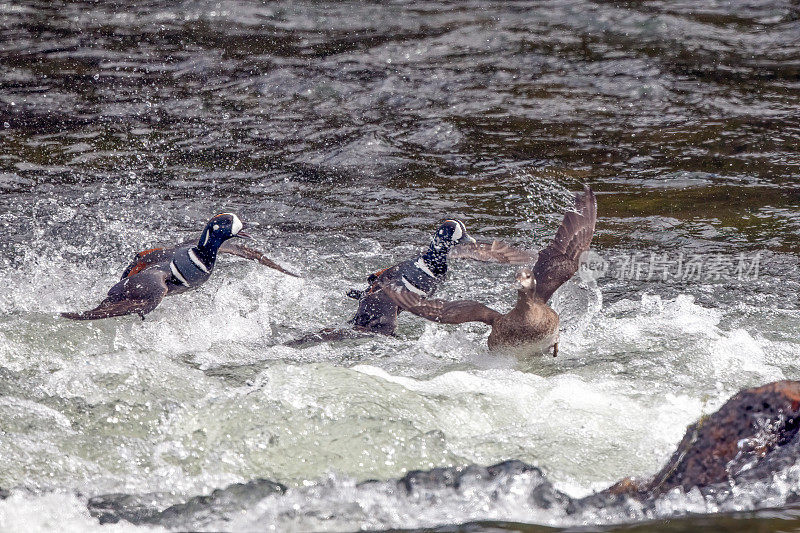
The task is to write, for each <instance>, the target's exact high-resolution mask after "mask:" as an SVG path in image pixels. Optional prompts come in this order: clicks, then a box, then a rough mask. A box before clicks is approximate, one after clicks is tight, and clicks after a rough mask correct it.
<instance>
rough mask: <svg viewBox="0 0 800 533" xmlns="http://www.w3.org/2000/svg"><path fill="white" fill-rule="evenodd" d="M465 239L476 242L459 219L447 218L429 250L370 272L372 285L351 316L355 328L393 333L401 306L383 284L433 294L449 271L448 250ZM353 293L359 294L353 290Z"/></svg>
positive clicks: (416, 292)
mask: <svg viewBox="0 0 800 533" xmlns="http://www.w3.org/2000/svg"><path fill="white" fill-rule="evenodd" d="M462 242H468V243H472V244H475V239H473V238H472V237H470V236H469V235H468V234H467V228H466V227H465V226H464V223H463V222H461V221H460V220H445V221H444V222H443V223H442V225H441V226H439V229H438V230H436V233H435V234H434V236H433V239H432V240H431V244H430V246H428V250H427V251H426V252H425V253H424V254H422V255H420V256H418V257H416V258H414V259H409V260H407V261H403V262H402V263H398V264H397V265H395V266H393V267H389V268H387V269H385V270H382V271H380V272H376V273H375V274H373V275H371V276H370V277H369V278H368V279H367V282H368V283H369V284H370V286H369V288H368V289H367V290H366V291H364V292H363V293H360V294H357V295H358V296H359V301H358V311H357V312H356V315H355V316H354V317H353V318H351V319H350V324H352V325H353V329H356V330H358V331H365V332H369V333H381V334H384V335H392V334H394V330H395V328H396V326H397V313H398V308H397V304H395V303H394V302H393V301H392V300H391V298H389V297H387V296H386V295H385V294H384V293H383V290H381V286H382V285H383V284H385V283H398V284H400V286H402V287H403V288H404V289H405V290H407V291H409V292H411V293H412V294H416V295H418V296H421V297H423V298H427V297H429V296H432V295H433V293H434V292H436V289H438V288H439V285H441V284H442V282H444V279H445V274H447V254H448V253H449V252H450V250H451V249H452V248H453V247H454V246H456V245H457V244H460V243H462ZM350 296H356V294H353V293H352V292H351V293H350Z"/></svg>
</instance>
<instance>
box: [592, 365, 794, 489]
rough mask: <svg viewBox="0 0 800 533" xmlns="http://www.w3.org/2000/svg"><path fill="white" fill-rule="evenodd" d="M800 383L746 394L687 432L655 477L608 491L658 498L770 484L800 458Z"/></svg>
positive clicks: (772, 385) (779, 384) (621, 483)
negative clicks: (674, 493)
mask: <svg viewBox="0 0 800 533" xmlns="http://www.w3.org/2000/svg"><path fill="white" fill-rule="evenodd" d="M798 423H800V382H798V381H777V382H775V383H770V384H769V385H764V386H763V387H758V388H754V389H746V390H743V391H741V392H739V393H738V394H736V395H735V396H733V397H732V398H731V399H730V400H728V401H727V402H726V403H725V404H724V405H723V406H722V407H720V409H719V410H718V411H717V412H716V413H714V414H712V415H709V416H706V417H703V418H701V419H700V420H698V421H697V422H696V423H694V424H692V425H691V426H689V427H688V429H687V430H686V435H684V437H683V440H682V441H681V442H680V444H679V445H678V449H677V450H675V453H673V454H672V457H671V458H670V460H669V461H668V462H667V464H666V465H665V466H664V467H663V468H662V469H661V471H659V472H658V473H657V474H656V475H655V476H653V478H652V479H651V480H649V481H645V482H637V481H635V480H632V479H630V478H625V479H623V480H621V481H619V482H618V483H616V484H615V485H614V486H612V487H611V488H609V489H608V490H607V492H610V493H611V494H628V495H636V494H638V495H639V496H640V497H641V496H649V497H653V496H658V495H659V494H663V493H666V492H669V491H670V490H672V489H674V488H675V487H681V488H682V489H683V490H684V491H687V492H688V491H689V490H690V489H692V488H693V487H699V488H703V487H707V486H710V485H713V484H716V483H737V482H741V481H752V480H756V479H763V480H769V479H770V478H771V477H772V474H773V473H775V472H778V471H781V470H783V469H785V468H786V467H787V466H789V465H791V464H794V463H795V462H796V461H797V459H798V458H800V441H799V440H798V438H797V430H798V427H799V426H798Z"/></svg>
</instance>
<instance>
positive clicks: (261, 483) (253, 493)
mask: <svg viewBox="0 0 800 533" xmlns="http://www.w3.org/2000/svg"><path fill="white" fill-rule="evenodd" d="M284 492H286V487H285V486H284V485H281V484H280V483H275V482H274V481H270V480H268V479H255V480H253V481H248V482H247V483H234V484H232V485H228V486H227V487H226V488H224V489H216V490H214V491H213V492H212V493H211V494H210V495H208V496H195V497H194V498H190V499H189V500H187V501H186V503H179V504H175V505H172V506H170V507H167V508H166V509H163V510H160V509H159V507H158V501H159V498H158V496H157V495H153V494H149V495H139V496H137V495H128V494H106V495H103V496H96V497H94V498H91V499H90V500H89V504H88V507H89V512H90V513H91V514H92V516H94V517H96V518H98V519H99V520H100V523H101V524H105V523H114V522H119V521H120V520H126V521H128V522H131V523H133V524H161V525H165V526H177V527H180V526H182V525H184V524H187V523H191V524H194V526H195V527H200V526H202V524H205V523H208V522H211V521H214V520H218V519H220V518H222V517H224V516H226V515H230V514H232V513H235V512H238V511H242V510H245V509H247V508H249V507H250V506H252V505H254V504H256V503H257V502H259V501H261V500H262V499H264V498H266V497H267V496H270V495H272V494H283V493H284Z"/></svg>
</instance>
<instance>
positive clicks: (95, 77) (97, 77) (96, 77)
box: [92, 74, 100, 80]
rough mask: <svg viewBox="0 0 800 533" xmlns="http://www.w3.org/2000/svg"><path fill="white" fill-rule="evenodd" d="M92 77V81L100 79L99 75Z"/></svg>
mask: <svg viewBox="0 0 800 533" xmlns="http://www.w3.org/2000/svg"><path fill="white" fill-rule="evenodd" d="M92 77H93V78H94V79H96V80H99V79H100V74H95V75H94V76H92Z"/></svg>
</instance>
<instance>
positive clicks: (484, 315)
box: [377, 279, 503, 325]
mask: <svg viewBox="0 0 800 533" xmlns="http://www.w3.org/2000/svg"><path fill="white" fill-rule="evenodd" d="M377 283H379V284H380V285H381V288H382V289H383V293H384V294H386V296H388V297H389V298H390V299H391V300H392V301H393V302H394V303H395V304H397V306H398V307H400V308H401V309H405V310H406V311H408V312H410V313H413V314H415V315H417V316H421V317H422V318H427V319H428V320H432V321H433V322H440V323H442V324H461V323H464V322H483V323H484V324H490V325H491V324H492V323H494V321H495V320H496V319H497V318H498V317H501V316H503V315H502V314H501V313H498V312H497V311H495V310H494V309H491V308H489V307H486V306H485V305H483V304H482V303H479V302H475V301H473V300H456V301H453V302H449V301H447V300H439V299H435V298H424V297H422V296H421V295H419V294H416V293H413V292H411V291H410V290H408V289H406V288H405V287H403V286H401V285H398V284H397V283H394V282H391V281H390V280H383V279H378V281H377Z"/></svg>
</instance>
